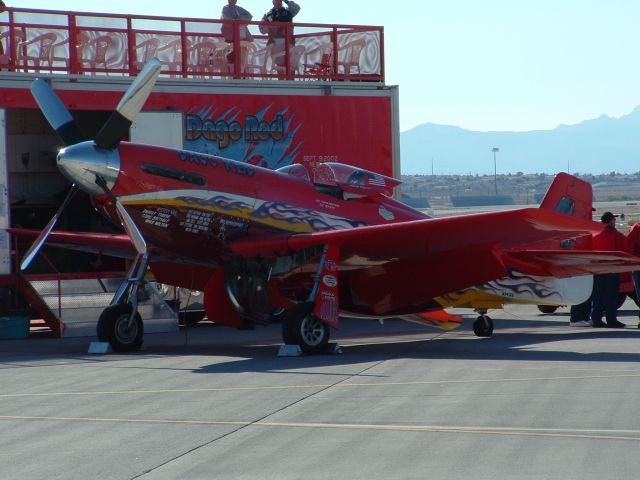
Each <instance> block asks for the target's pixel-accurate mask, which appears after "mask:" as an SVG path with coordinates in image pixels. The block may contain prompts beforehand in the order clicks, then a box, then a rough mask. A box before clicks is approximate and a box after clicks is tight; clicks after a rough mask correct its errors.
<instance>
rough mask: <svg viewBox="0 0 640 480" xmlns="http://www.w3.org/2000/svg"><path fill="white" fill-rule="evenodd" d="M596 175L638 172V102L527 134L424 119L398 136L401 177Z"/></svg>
mask: <svg viewBox="0 0 640 480" xmlns="http://www.w3.org/2000/svg"><path fill="white" fill-rule="evenodd" d="M494 147H497V148H499V149H500V150H499V151H498V152H497V153H496V167H497V168H496V169H497V173H498V174H507V173H514V174H515V173H517V172H522V173H550V174H553V173H557V172H560V171H565V172H566V171H567V168H568V169H569V171H570V172H571V173H593V174H602V173H610V172H613V171H615V172H619V173H635V172H638V171H640V106H638V107H636V108H635V109H634V110H633V111H632V112H631V113H629V114H628V115H624V116H622V117H619V118H613V117H609V116H607V115H602V116H600V117H598V118H596V119H592V120H585V121H583V122H581V123H578V124H576V125H560V126H558V127H556V128H554V129H553V130H535V131H529V132H476V131H471V130H465V129H463V128H460V127H455V126H449V125H438V124H434V123H425V124H422V125H419V126H417V127H415V128H413V129H411V130H407V131H406V132H402V133H401V134H400V152H401V153H400V155H401V171H402V174H403V175H429V174H431V173H432V164H433V173H434V174H436V175H445V174H457V175H468V174H472V175H475V174H478V175H484V174H487V175H488V174H491V175H493V171H494V163H493V162H494V157H493V152H492V149H493V148H494Z"/></svg>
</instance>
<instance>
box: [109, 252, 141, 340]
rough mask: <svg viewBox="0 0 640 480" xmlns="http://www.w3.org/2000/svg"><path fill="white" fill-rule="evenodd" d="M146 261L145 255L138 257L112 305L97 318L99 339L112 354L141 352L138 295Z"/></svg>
mask: <svg viewBox="0 0 640 480" xmlns="http://www.w3.org/2000/svg"><path fill="white" fill-rule="evenodd" d="M148 261H149V256H148V254H146V253H145V254H142V255H138V256H137V257H136V259H135V261H134V262H133V265H132V266H131V268H130V269H129V272H128V273H127V278H125V279H124V281H123V282H122V284H121V285H120V288H119V289H118V291H117V292H116V294H115V296H114V297H113V300H112V301H111V305H110V306H108V307H107V308H105V309H104V310H103V312H102V314H101V315H100V318H99V319H98V328H97V330H98V331H97V333H98V339H99V340H100V341H101V342H109V343H110V344H111V348H112V349H113V351H114V352H132V351H137V350H140V347H141V346H142V337H143V335H144V326H143V324H142V319H141V318H140V314H139V313H138V295H139V294H142V293H143V292H144V289H142V290H140V286H141V285H142V284H143V283H144V274H145V272H146V270H147V264H148Z"/></svg>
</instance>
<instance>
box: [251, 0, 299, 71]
mask: <svg viewBox="0 0 640 480" xmlns="http://www.w3.org/2000/svg"><path fill="white" fill-rule="evenodd" d="M282 2H283V0H273V8H272V9H271V10H269V11H268V12H267V13H265V14H264V16H263V17H262V21H263V22H266V23H271V22H278V23H291V22H293V17H295V16H296V15H297V14H298V12H299V11H300V5H298V4H297V3H296V2H294V1H293V0H284V3H286V4H287V6H286V7H285V6H284V5H282ZM266 23H265V24H262V25H260V33H263V34H266V35H267V36H268V37H269V38H268V40H267V45H271V58H273V59H274V63H275V65H276V68H277V69H278V70H282V69H284V65H285V59H284V52H285V37H287V38H288V39H289V46H290V47H291V46H293V45H295V38H294V37H293V27H289V28H286V27H281V26H278V27H275V26H270V25H267V24H266ZM287 31H288V35H287Z"/></svg>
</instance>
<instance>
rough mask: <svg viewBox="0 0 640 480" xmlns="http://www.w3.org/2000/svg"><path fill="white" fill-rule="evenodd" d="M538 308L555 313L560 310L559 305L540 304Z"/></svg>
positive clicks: (544, 311) (543, 311)
mask: <svg viewBox="0 0 640 480" xmlns="http://www.w3.org/2000/svg"><path fill="white" fill-rule="evenodd" d="M538 310H540V311H541V312H542V313H555V311H556V310H558V306H557V305H538Z"/></svg>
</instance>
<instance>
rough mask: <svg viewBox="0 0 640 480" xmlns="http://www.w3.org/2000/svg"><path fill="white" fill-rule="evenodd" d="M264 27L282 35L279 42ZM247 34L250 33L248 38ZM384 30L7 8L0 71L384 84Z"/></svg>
mask: <svg viewBox="0 0 640 480" xmlns="http://www.w3.org/2000/svg"><path fill="white" fill-rule="evenodd" d="M267 28H282V29H284V38H282V39H281V42H282V43H279V42H276V43H273V42H268V40H269V37H268V35H267V34H266V33H262V32H266V31H267ZM247 32H249V35H247ZM383 52H384V29H383V27H375V26H355V25H326V24H312V23H282V24H275V23H268V24H267V23H266V22H242V21H226V20H225V21H223V20H217V19H201V18H172V17H155V16H138V15H118V14H104V13H88V12H62V11H53V10H34V9H23V8H7V10H6V11H4V12H2V13H0V70H4V71H14V72H35V73H40V72H43V73H51V74H68V75H89V76H90V75H101V76H104V75H112V76H114V75H115V76H117V75H120V76H135V75H136V74H137V73H138V72H139V71H140V69H141V68H142V66H143V65H144V64H145V62H147V61H148V60H149V59H150V58H152V57H157V58H158V59H159V60H160V61H161V62H162V73H161V74H162V75H163V76H165V77H172V78H196V79H200V80H202V79H207V78H209V79H216V78H218V79H227V80H228V79H255V80H270V79H273V80H328V81H368V82H380V83H384V53H383Z"/></svg>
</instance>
